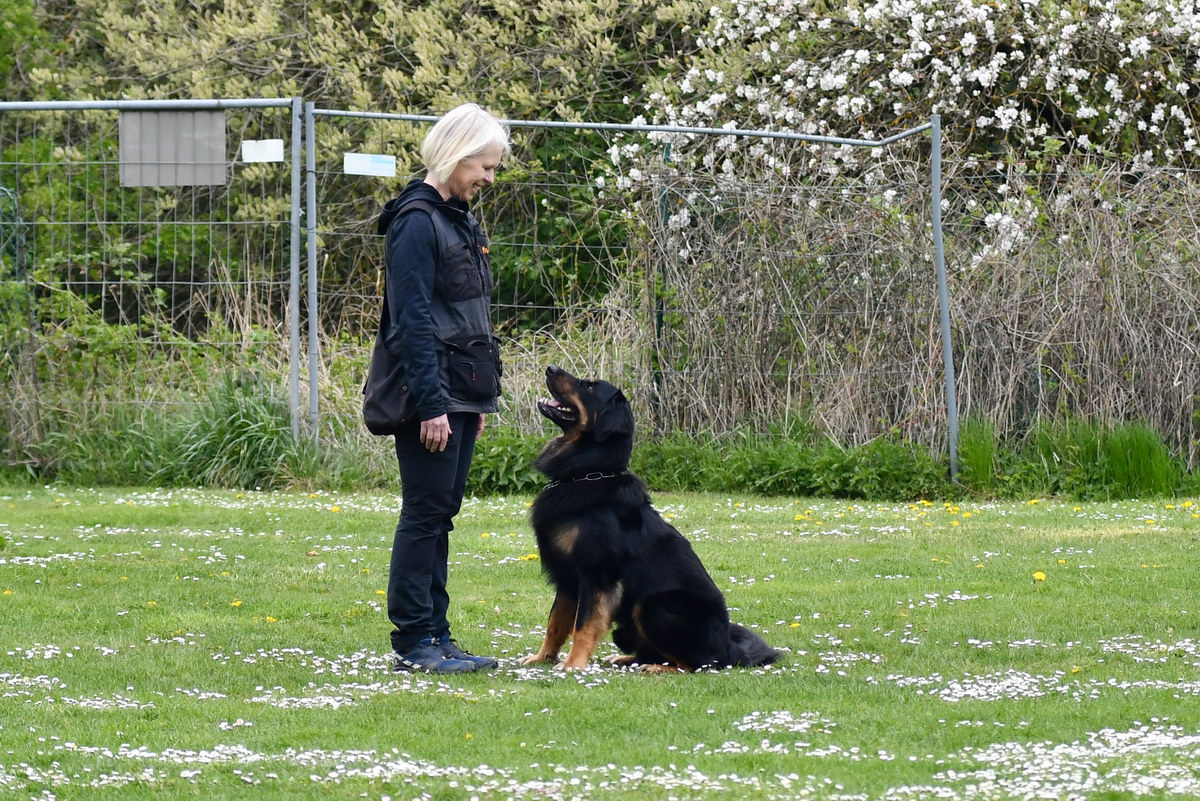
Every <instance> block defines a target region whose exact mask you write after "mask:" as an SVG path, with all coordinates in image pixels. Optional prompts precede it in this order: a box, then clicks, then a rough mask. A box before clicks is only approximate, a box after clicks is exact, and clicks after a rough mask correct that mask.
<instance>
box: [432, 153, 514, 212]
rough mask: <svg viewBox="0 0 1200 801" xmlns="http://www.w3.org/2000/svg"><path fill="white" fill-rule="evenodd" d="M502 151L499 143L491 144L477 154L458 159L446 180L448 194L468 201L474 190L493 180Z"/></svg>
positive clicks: (473, 194) (487, 184) (476, 190)
mask: <svg viewBox="0 0 1200 801" xmlns="http://www.w3.org/2000/svg"><path fill="white" fill-rule="evenodd" d="M503 153H504V151H503V150H501V148H500V146H499V145H493V146H492V147H490V148H488V149H487V150H485V151H483V153H481V154H480V155H478V156H472V157H470V158H466V159H463V160H462V161H460V162H459V163H458V166H457V167H455V168H454V172H452V173H450V177H449V178H448V179H447V180H446V189H447V190H448V191H449V192H450V196H451V197H455V196H457V197H458V199H459V200H463V201H469V200H470V199H471V198H473V197H474V196H475V193H476V192H478V191H479V190H480V189H482V188H483V187H485V186H489V185H490V184H491V183H492V182H494V181H495V180H496V168H497V167H499V166H500V159H501V157H502V156H503Z"/></svg>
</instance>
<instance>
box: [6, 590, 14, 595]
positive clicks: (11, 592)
mask: <svg viewBox="0 0 1200 801" xmlns="http://www.w3.org/2000/svg"><path fill="white" fill-rule="evenodd" d="M4 594H5V595H12V594H13V591H12V590H5V591H4Z"/></svg>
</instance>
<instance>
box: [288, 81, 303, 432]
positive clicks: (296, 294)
mask: <svg viewBox="0 0 1200 801" xmlns="http://www.w3.org/2000/svg"><path fill="white" fill-rule="evenodd" d="M302 102H303V101H302V99H301V98H299V97H293V98H292V230H291V243H290V245H291V273H290V279H291V288H290V290H289V294H288V340H289V346H290V347H289V351H288V404H289V407H290V408H291V413H292V437H293V438H294V439H296V440H299V439H300V136H301V104H302Z"/></svg>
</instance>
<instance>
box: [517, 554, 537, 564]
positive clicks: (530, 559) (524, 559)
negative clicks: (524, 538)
mask: <svg viewBox="0 0 1200 801" xmlns="http://www.w3.org/2000/svg"><path fill="white" fill-rule="evenodd" d="M537 558H538V555H537V554H536V553H527V554H525V555H524V556H522V557H521V561H522V562H534V561H537Z"/></svg>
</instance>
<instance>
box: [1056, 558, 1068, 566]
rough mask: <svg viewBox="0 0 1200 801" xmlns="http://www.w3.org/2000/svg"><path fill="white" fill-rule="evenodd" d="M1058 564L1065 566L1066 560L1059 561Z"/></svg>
mask: <svg viewBox="0 0 1200 801" xmlns="http://www.w3.org/2000/svg"><path fill="white" fill-rule="evenodd" d="M1058 563H1059V564H1060V565H1065V564H1066V563H1067V560H1066V559H1059V560H1058Z"/></svg>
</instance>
